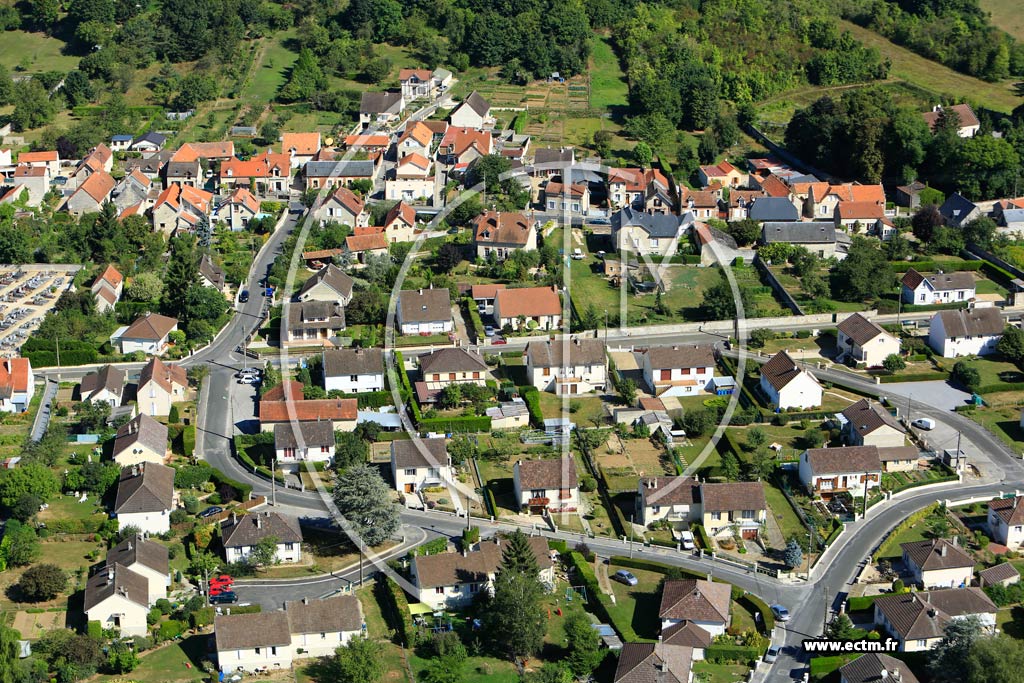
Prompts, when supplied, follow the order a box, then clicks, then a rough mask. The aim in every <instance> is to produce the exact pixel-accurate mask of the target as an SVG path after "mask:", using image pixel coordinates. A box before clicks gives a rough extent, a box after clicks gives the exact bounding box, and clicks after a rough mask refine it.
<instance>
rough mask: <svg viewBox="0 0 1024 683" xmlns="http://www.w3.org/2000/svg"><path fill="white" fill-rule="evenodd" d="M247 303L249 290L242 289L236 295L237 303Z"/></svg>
mask: <svg viewBox="0 0 1024 683" xmlns="http://www.w3.org/2000/svg"><path fill="white" fill-rule="evenodd" d="M248 302H249V290H248V289H243V290H242V291H241V292H240V293H239V294H238V303H240V304H244V303H248Z"/></svg>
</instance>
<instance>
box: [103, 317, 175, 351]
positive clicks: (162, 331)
mask: <svg viewBox="0 0 1024 683" xmlns="http://www.w3.org/2000/svg"><path fill="white" fill-rule="evenodd" d="M177 329H178V321H177V320H176V319H174V318H169V317H167V316H166V315H160V314H158V313H146V314H145V315H143V316H140V317H138V318H136V319H135V322H133V323H132V324H131V325H129V326H128V327H122V328H119V329H118V330H117V331H115V332H114V334H112V335H111V337H110V343H111V344H114V345H116V346H117V347H118V348H120V350H121V353H126V354H127V353H135V352H136V351H142V352H143V353H145V354H149V355H155V356H159V355H161V354H162V353H163V352H164V351H165V350H166V349H167V344H168V339H169V336H170V334H171V332H174V331H175V330H177Z"/></svg>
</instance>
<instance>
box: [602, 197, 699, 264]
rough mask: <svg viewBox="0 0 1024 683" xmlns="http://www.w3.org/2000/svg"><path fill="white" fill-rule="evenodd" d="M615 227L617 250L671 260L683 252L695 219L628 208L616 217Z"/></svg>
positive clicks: (613, 219)
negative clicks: (680, 246)
mask: <svg viewBox="0 0 1024 683" xmlns="http://www.w3.org/2000/svg"><path fill="white" fill-rule="evenodd" d="M611 224H612V242H613V243H614V244H615V247H616V249H617V250H619V251H631V252H633V253H635V254H641V255H643V254H649V255H651V256H668V255H670V254H675V253H676V252H677V251H678V250H679V241H680V239H682V238H683V236H684V235H685V234H686V231H687V229H688V228H689V227H690V226H691V225H692V224H693V216H692V215H691V214H686V216H684V217H680V216H676V215H674V214H661V213H647V212H646V211H637V210H636V209H633V208H632V207H630V206H626V207H624V208H622V209H620V210H619V211H616V212H615V213H613V214H612V217H611Z"/></svg>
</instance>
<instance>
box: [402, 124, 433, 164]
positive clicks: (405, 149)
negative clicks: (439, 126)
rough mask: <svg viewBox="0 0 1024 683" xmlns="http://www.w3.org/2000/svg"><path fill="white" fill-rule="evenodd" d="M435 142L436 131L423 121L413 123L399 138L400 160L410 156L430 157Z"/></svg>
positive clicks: (407, 126)
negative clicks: (431, 147)
mask: <svg viewBox="0 0 1024 683" xmlns="http://www.w3.org/2000/svg"><path fill="white" fill-rule="evenodd" d="M433 142H434V131H432V130H430V128H429V127H428V126H427V125H426V124H425V123H423V122H422V121H413V122H412V123H409V124H407V125H406V127H405V131H404V132H403V133H402V135H401V136H399V138H398V143H397V145H398V159H399V160H401V159H402V158H403V157H405V156H408V155H409V154H419V155H420V156H424V157H429V156H430V146H431V144H432V143H433Z"/></svg>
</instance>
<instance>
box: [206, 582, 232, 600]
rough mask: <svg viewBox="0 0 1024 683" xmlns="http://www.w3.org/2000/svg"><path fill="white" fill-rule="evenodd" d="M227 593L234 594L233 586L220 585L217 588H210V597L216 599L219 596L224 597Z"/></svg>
mask: <svg viewBox="0 0 1024 683" xmlns="http://www.w3.org/2000/svg"><path fill="white" fill-rule="evenodd" d="M225 593H234V591H232V590H231V586H228V585H224V584H220V585H217V586H210V597H211V598H215V597H217V596H218V595H224V594H225Z"/></svg>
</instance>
